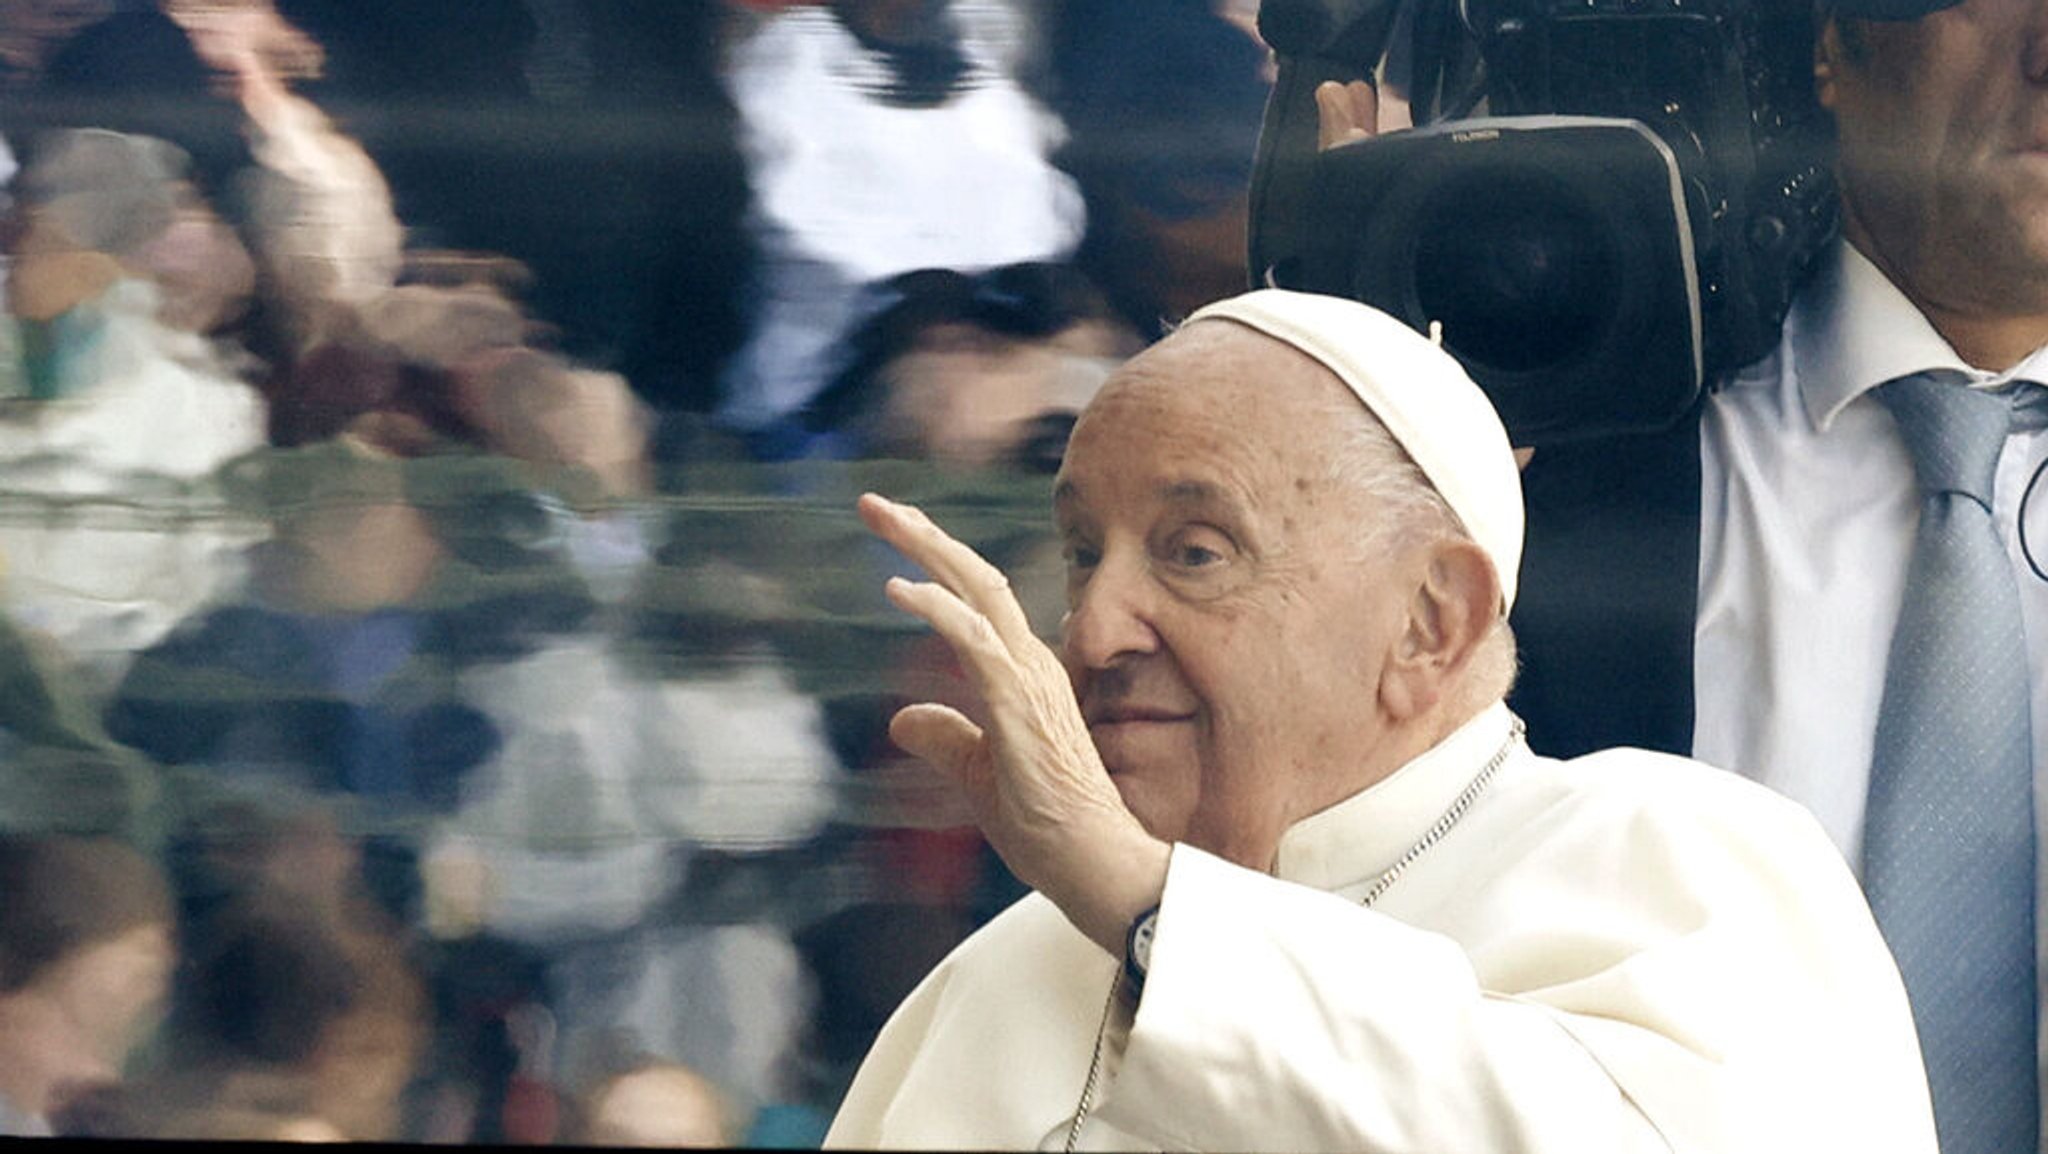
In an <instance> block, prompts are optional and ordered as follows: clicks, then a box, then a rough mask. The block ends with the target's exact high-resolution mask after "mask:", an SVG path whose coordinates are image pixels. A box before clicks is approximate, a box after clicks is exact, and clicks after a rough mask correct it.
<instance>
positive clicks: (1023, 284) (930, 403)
mask: <svg viewBox="0 0 2048 1154" xmlns="http://www.w3.org/2000/svg"><path fill="white" fill-rule="evenodd" d="M877 296H878V298H879V299H881V300H884V301H887V302H888V303H887V304H886V305H885V306H884V307H883V308H882V309H881V310H880V311H879V312H877V313H875V314H874V315H873V316H871V317H869V318H868V319H867V320H866V321H865V322H863V323H862V324H861V325H860V327H859V328H857V329H856V330H854V332H853V333H852V334H851V335H850V336H849V338H848V341H847V344H848V349H849V353H850V355H851V357H852V360H851V362H850V363H849V364H848V365H847V366H846V368H844V369H843V370H841V371H840V373H839V374H838V376H837V377H835V378H834V380H833V382H832V383H831V385H830V386H828V387H827V388H826V389H825V391H824V392H822V393H820V394H819V395H818V397H817V398H816V399H815V400H814V401H813V402H812V403H811V405H810V406H809V407H808V409H807V411H806V414H805V418H804V420H805V424H806V425H807V426H808V427H809V428H811V429H812V430H814V432H815V433H816V435H817V436H818V437H820V438H821V441H822V443H821V444H819V445H818V446H817V447H816V449H814V451H822V452H823V453H824V454H825V455H828V456H841V457H849V458H877V457H880V458H898V459H903V460H926V461H933V462H936V463H939V464H941V465H945V466H948V467H951V468H956V469H962V470H973V469H987V468H993V467H996V466H998V465H1002V464H1015V465H1018V466H1021V467H1023V468H1025V469H1028V470H1031V471H1036V472H1045V473H1050V472H1051V471H1053V470H1054V469H1055V468H1057V467H1058V464H1059V457H1060V453H1061V452H1062V451H1063V450H1064V449H1065V447H1066V430H1067V429H1068V428H1069V427H1071V425H1072V424H1073V419H1074V417H1075V416H1076V415H1077V414H1079V413H1080V411H1081V409H1082V408H1083V407H1084V406H1086V405H1087V403H1088V401H1089V400H1090V399H1091V398H1092V397H1094V395H1095V390H1096V389H1098V388H1100V387H1101V385H1102V381H1103V380H1104V379H1105V378H1106V377H1108V375H1109V373H1110V372H1111V371H1112V370H1113V369H1114V368H1115V367H1116V366H1117V365H1118V364H1119V363H1121V362H1122V361H1123V360H1124V359H1125V358H1127V357H1129V356H1130V355H1131V354H1132V353H1135V352H1136V351H1137V350H1138V348H1139V346H1140V344H1141V343H1142V342H1141V340H1140V338H1139V337H1138V335H1137V334H1136V333H1135V332H1133V331H1132V330H1131V329H1130V328H1129V327H1128V326H1126V325H1124V324H1122V323H1121V322H1120V321H1119V320H1118V319H1116V317H1115V316H1114V314H1112V313H1111V312H1110V310H1109V306H1108V304H1107V302H1106V301H1105V300H1104V299H1103V297H1102V294H1101V293H1100V292H1099V291H1098V290H1097V289H1096V288H1095V286H1094V285H1093V284H1092V283H1090V281H1089V280H1088V279H1087V278H1086V277H1085V276H1084V275H1082V274H1081V273H1080V272H1079V271H1078V270H1076V269H1074V268H1073V267H1071V266H1068V265H1060V264H1020V265H1002V266H999V267H997V268H993V269H989V270H987V271H985V272H981V273H977V274H970V273H963V272H956V271H954V270H951V269H919V270H917V271H915V272H908V273H904V274H902V275H900V276H897V277H893V278H891V279H890V280H888V281H886V282H884V283H883V284H881V285H880V286H878V288H877Z"/></svg>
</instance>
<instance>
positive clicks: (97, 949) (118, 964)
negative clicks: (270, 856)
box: [0, 833, 176, 1136]
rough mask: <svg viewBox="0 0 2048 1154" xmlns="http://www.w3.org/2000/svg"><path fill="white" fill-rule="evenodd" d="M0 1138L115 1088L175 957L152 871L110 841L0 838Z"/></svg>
mask: <svg viewBox="0 0 2048 1154" xmlns="http://www.w3.org/2000/svg"><path fill="white" fill-rule="evenodd" d="M0 897H4V900H0V1136H34V1135H47V1134H49V1133H50V1132H51V1129H50V1119H51V1117H52V1115H54V1114H56V1113H57V1112H59V1111H60V1110H62V1109H63V1108H64V1107H65V1106H66V1105H67V1104H68V1103H69V1102H70V1101H71V1100H72V1099H74V1098H76V1097H78V1096H79V1095H81V1094H83V1093H84V1092H86V1091H89V1090H92V1089H94V1088H96V1087H100V1086H104V1085H106V1084H109V1083H113V1082H117V1081H118V1080H119V1079H120V1078H121V1076H122V1073H123V1067H124V1065H125V1064H126V1062H127V1059H128V1055H129V1053H130V1051H131V1050H133V1049H134V1048H135V1047H136V1046H137V1044H138V1043H139V1042H141V1041H142V1040H143V1038H144V1036H145V1035H146V1034H147V1032H148V1031H149V1029H150V1028H152V1027H153V1026H154V1025H155V1015H156V1011H157V1008H158V1005H159V1003H160V1002H161V1001H162V999H163V997H164V994H165V993H166V991H167V989H168V986H169V980H170V975H171V970H172V965H173V963H174V960H175V957H176V946H175V938H174V936H173V933H174V925H175V921H174V913H173V910H172V907H171V902H170V896H169V893H168V891H167V889H166V887H165V884H164V880H163V878H162V876H161V875H160V874H159V873H158V872H157V869H156V867H155V866H154V865H153V864H152V863H150V862H149V861H148V860H147V859H145V858H143V857H142V856H141V855H139V854H137V853H136V852H135V851H134V850H132V849H129V848H127V847H126V846H123V845H121V844H119V843H117V842H111V841H100V840H85V839H78V838H69V837H61V836H37V835H26V834H20V833H0Z"/></svg>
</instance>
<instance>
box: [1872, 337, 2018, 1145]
mask: <svg viewBox="0 0 2048 1154" xmlns="http://www.w3.org/2000/svg"><path fill="white" fill-rule="evenodd" d="M2021 387H2022V388H2030V387H2032V386H2021ZM1877 395H1878V397H1879V398H1880V399H1881V400H1882V401H1883V402H1884V403H1885V405H1886V406H1887V407H1889V408H1890V409H1891V411H1892V415H1893V416H1894V417H1896V418H1897V420H1898V426H1899V433H1900V436H1902V437H1903V438H1904V439H1905V442H1906V447H1907V449H1908V450H1909V451H1911V453H1912V455H1913V468H1914V471H1915V475H1916V476H1917V478H1918V479H1919V487H1920V528H1919V531H1918V533H1917V534H1916V536H1915V538H1914V542H1913V557H1912V562H1911V565H1910V567H1909V568H1908V570H1907V578H1906V597H1905V604H1904V605H1903V606H1902V607H1901V609H1900V612H1899V624H1898V631H1897V632H1896V633H1895V634H1894V635H1893V637H1892V647H1891V656H1890V660H1889V663H1888V664H1887V666H1886V669H1885V684H1884V705H1883V708H1882V710H1881V711H1880V713H1879V715H1878V721H1877V741H1876V748H1875V751H1874V753H1873V755H1872V761H1871V770H1870V797H1869V808H1868V810H1867V813H1866V816H1865V824H1864V843H1863V880H1864V888H1865V890H1866V891H1867V892H1868V893H1869V895H1870V904H1871V909H1872V910H1873V911H1875V913H1876V914H1877V920H1878V924H1879V925H1880V926H1881V927H1882V928H1883V930H1884V935H1885V939H1886V941H1887V942H1889V943H1890V945H1891V948H1892V952H1893V954H1894V955H1895V956H1896V957H1897V958H1898V962H1899V971H1900V972H1901V973H1902V974H1903V975H1904V976H1905V979H1906V991H1907V993H1908V994H1909V995H1910V996H1911V998H1912V1003H1913V1018H1914V1021H1915V1023H1916V1024H1917V1025H1918V1027H1919V1031H1920V1047H1921V1051H1922V1053H1923V1054H1924V1056H1925V1057H1926V1060H1927V1079H1928V1085H1929V1087H1930V1088H1931V1089H1932V1091H1933V1094H1934V1118H1935V1125H1936V1129H1937V1130H1938V1131H1939V1132H1940V1135H1941V1149H1942V1152H1943V1154H2031V1152H2033V1151H2035V1150H2037V1149H2039V1128H2040V1111H2039V1102H2038V1098H2039V1095H2040V1089H2039V1081H2038V1078H2037V1074H2036V1056H2035V1045H2036V1033H2035V1029H2036V1027H2035V1019H2036V1015H2037V1007H2036V1004H2035V1003H2036V986H2035V979H2034V790H2033V767H2032V749H2031V743H2032V738H2031V734H2030V725H2029V722H2028V715H2027V709H2028V704H2027V653H2026V641H2025V636H2024V632H2023V629H2022V624H2021V619H2020V600H2019V588H2018V584H2017V582H2016V580H2015V577H2014V574H2013V566H2012V562H2011V559H2010V558H2009V557H2008V556H2007V554H2006V552H2005V548H2004V546H2003V544H2002V542H2001V540H2000V537H1999V533H1998V526H1997V523H1996V522H1995V521H1994V520H1992V517H1991V484H1992V477H1993V474H1994V472H1995V470H1996V466H1997V462H1998V454H1999V450H2000V449H2001V448H2002V447H2003V445H2004V443H2005V439H2006V435H2007V433H2008V431H2009V430H2010V428H2011V425H2012V414H2013V403H2012V397H2011V395H2010V394H2009V393H1992V392H1984V391H1980V390H1974V389H1970V388H1967V387H1965V386H1964V385H1962V384H1961V383H1960V378H1959V377H1958V376H1956V375H1954V374H1942V375H1937V374H1932V373H1922V374H1916V375H1914V376H1909V377H1902V378H1900V379H1899V380H1896V381H1892V382H1890V383H1888V384H1886V385H1883V386H1882V387H1880V388H1879V389H1878V392H1877Z"/></svg>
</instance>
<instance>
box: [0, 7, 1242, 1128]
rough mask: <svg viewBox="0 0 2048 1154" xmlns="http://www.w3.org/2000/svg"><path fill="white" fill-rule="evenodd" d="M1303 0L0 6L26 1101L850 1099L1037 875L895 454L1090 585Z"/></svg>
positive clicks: (262, 1118) (1224, 285) (13, 1103)
mask: <svg viewBox="0 0 2048 1154" xmlns="http://www.w3.org/2000/svg"><path fill="white" fill-rule="evenodd" d="M1255 10H1256V3H1255V0H1117V2H1116V3H1109V4H1104V3H1085V2H1083V0H829V2H826V0H813V2H802V0H466V2H465V3H463V4H459V5H457V4H420V3H417V2H416V0H0V180H4V182H5V183H4V190H5V208H6V211H5V217H4V221H5V223H4V225H0V249H4V254H5V255H4V259H0V298H4V302H5V310H4V315H0V1134H35V1133H57V1134H75V1135H86V1136H101V1137H108V1136H143V1137H163V1138H194V1139H204V1138H276V1139H319V1138H330V1139H332V1138H340V1139H358V1140H390V1139H397V1140H412V1141H430V1142H516V1143H547V1142H558V1141H560V1142H583V1143H593V1144H604V1145H611V1144H617V1145H638V1144H651V1145H723V1144H735V1143H745V1144H750V1145H764V1146H785V1147H803V1146H809V1145H814V1144H815V1143H816V1142H817V1141H818V1140H819V1139H820V1138H821V1137H822V1135H823V1132H824V1126H825V1123H826V1121H827V1120H829V1118H830V1115H831V1112H832V1110H833V1108H834V1107H835V1105H836V1104H837V1101H838V1098H839V1096H840V1094H841V1093H842V1091H843V1088H844V1085H845V1083H846V1081H847V1079H848V1078H849V1077H850V1075H851V1073H852V1069H853V1066H854V1064H855V1063H856V1062H857V1061H858V1059H859V1058H860V1056H861V1055H862V1054H863V1053H864V1052H865V1050H866V1048H867V1045H868V1043H869V1042H870V1041H871V1040H872V1038H873V1035H874V1033H875V1031H876V1030H877V1029H878V1028H879V1026H880V1024H881V1022H882V1020H883V1018H884V1017H885V1016H886V1015H887V1013H888V1012H889V1011H890V1010H891V1009H892V1008H893V1007H894V1006H895V1004H896V1003H897V1002H898V1001H899V1000H901V998H902V997H903V995H904V994H906V993H907V992H908V990H909V988H910V987H911V985H912V984H914V983H915V982H916V981H917V980H918V979H919V978H920V977H921V976H922V975H923V974H924V973H925V972H926V970H928V969H929V968H930V966H931V965H932V964H933V963H934V962H935V961H936V960H937V959H938V958H939V957H940V956H941V955H942V954H943V953H944V952H945V951H946V950H947V949H948V948H950V947H951V946H952V945H953V944H954V943H956V942H957V941H959V940H960V939H961V938H962V937H964V936H965V935H966V934H967V933H968V932H969V931H970V930H972V929H973V928H974V927H975V926H976V925H978V924H980V923H981V922H982V921H984V920H986V919H987V918H988V917H990V916H992V915H993V913H994V912H995V911H997V910H998V909H1000V908H1001V907H1002V906H1003V905H1005V904H1007V903H1008V902H1009V901H1010V900H1012V899H1013V898H1015V897H1016V896H1018V895H1019V894H1020V893H1021V892H1022V890H1021V887H1020V886H1019V885H1018V884H1017V883H1016V881H1015V880H1014V879H1012V878H1011V877H1009V876H1008V874H1007V873H1006V872H1005V871H1004V870H1003V868H1002V866H1001V864H1000V862H999V861H998V860H997V859H996V858H995V857H994V855H993V854H992V853H991V852H990V851H988V850H987V848H986V847H985V846H984V845H983V844H982V842H981V841H980V838H979V835H978V833H976V832H975V831H974V830H973V828H972V827H971V826H970V825H968V824H967V823H966V820H965V815H964V813H962V812H961V811H959V810H958V809H957V808H956V803H955V802H953V801H952V799H951V797H950V794H949V793H948V792H947V790H946V788H945V787H944V786H943V784H942V783H941V782H939V781H938V780H937V779H936V778H935V777H933V776H931V775H930V774H929V772H928V771H926V770H923V769H921V768H920V767H919V766H918V765H916V764H915V763H912V762H910V761H908V760H907V759H905V758H903V757H902V756H901V755H900V754H898V753H897V752H896V751H895V750H894V749H893V747H891V746H890V744H889V742H888V739H887V737H886V734H885V726H886V723H887V719H888V717H889V715H890V714H891V713H892V712H893V710H894V709H895V708H896V707H897V706H898V705H900V704H902V703H903V702H905V701H908V700H913V699H916V700H941V701H953V702H957V703H960V704H961V705H962V706H963V707H965V706H966V705H967V704H968V703H967V701H966V696H967V695H966V694H965V692H964V685H963V683H962V681H961V675H960V672H959V670H958V669H957V667H955V665H954V664H953V662H952V659H951V657H950V655H949V654H948V652H947V651H946V650H945V648H944V646H943V645H941V644H939V643H937V642H936V641H935V640H934V639H932V638H930V637H928V636H926V635H924V634H923V633H922V631H920V630H919V629H917V628H916V627H915V624H914V622H912V621H910V620H909V619H907V618H904V617H902V616H900V615H898V614H897V613H895V612H894V611H893V610H891V609H890V608H889V606H888V605H887V604H886V602H885V601H884V600H883V598H882V596H881V593H880V588H881V584H882V582H883V580H884V579H885V578H886V577H887V576H889V575H891V574H892V573H893V572H894V568H895V566H898V565H900V564H902V563H901V562H900V561H898V560H895V559H894V558H893V557H892V555H890V554H888V553H887V552H886V551H885V550H883V549H882V548H880V547H879V546H876V545H873V544H871V543H870V542H869V540H868V539H867V537H866V535H865V534H864V532H863V531H862V530H861V528H860V526H859V524H858V522H857V521H856V520H855V519H854V517H853V513H852V508H853V499H854V497H855V496H856V495H857V494H858V493H860V492H861V491H863V490H865V489H869V488H874V489H879V490H881V491H884V492H887V493H889V494H891V495H893V496H896V497H899V498H902V499H907V500H914V501H916V502H918V503H919V504H921V505H923V506H925V507H926V508H928V509H931V510H933V511H934V512H935V513H936V514H938V515H940V516H942V517H944V518H945V519H946V521H947V523H948V524H949V526H951V527H952V528H953V529H954V530H955V531H956V533H957V534H958V535H960V536H961V537H963V538H964V539H966V540H967V541H968V542H969V543H970V544H972V545H974V546H976V547H977V548H978V549H980V550H981V551H982V552H983V554H984V555H986V556H989V557H990V558H991V559H993V560H995V561H996V562H997V563H998V564H1000V565H1002V567H1003V568H1004V569H1005V570H1006V571H1007V572H1009V573H1010V574H1012V576H1013V580H1014V581H1015V582H1016V585H1017V588H1018V591H1019V594H1020V597H1021V599H1022V600H1023V601H1024V603H1025V605H1026V608H1027V610H1028V611H1029V612H1030V613H1031V615H1032V616H1033V618H1034V621H1035V623H1036V624H1037V625H1038V626H1039V627H1040V628H1041V630H1043V631H1046V632H1048V633H1049V632H1050V631H1051V630H1052V629H1053V628H1054V627H1055V624H1056V622H1057V619H1058V615H1059V613H1060V610H1061V604H1062V598H1063V589H1062V580H1063V578H1062V575H1061V562H1060V557H1059V547H1058V544H1057V542H1055V541H1053V540H1052V539H1051V537H1050V534H1049V526H1048V524H1047V521H1046V515H1045V512H1044V510H1045V508H1046V505H1047V500H1046V497H1047V485H1048V481H1049V476H1050V474H1051V472H1052V470H1053V469H1054V468H1056V466H1057V464H1058V461H1059V457H1060V453H1061V451H1062V448H1063V446H1064V442H1065V436H1066V433H1067V430H1068V429H1069V428H1070V427H1071V425H1072V421H1073V417H1074V414H1075V413H1076V412H1077V411H1078V410H1079V408H1080V407H1081V406H1082V405H1084V404H1085V403H1086V402H1087V401H1088V399H1089V398H1090V396H1092V394H1093V392H1094V390H1095V389H1096V388H1097V387H1098V386H1099V385H1100V383H1101V382H1102V380H1103V379H1104V378H1105V377H1106V376H1107V375H1108V373H1109V372H1110V371H1111V370H1112V369H1113V368H1114V367H1115V366H1116V365H1117V364H1118V363H1119V362H1120V361H1121V360H1123V359H1124V358H1126V357H1128V356H1130V355H1132V354H1133V353H1134V352H1136V351H1137V350H1138V349H1140V348H1142V347H1144V346H1145V345H1146V344H1147V343H1148V342H1150V341H1151V340H1153V339H1155V338H1156V337H1157V336H1159V335H1160V334H1161V333H1162V332H1163V331H1165V330H1166V329H1167V328H1168V327H1170V326H1171V325H1172V324H1173V323H1175V322H1176V321H1177V320H1178V318H1180V317H1182V316H1184V315H1186V314H1187V313H1188V312H1190V311H1192V309H1194V308H1195V307H1197V306H1199V305H1200V304H1202V303H1205V302H1206V301H1208V300H1211V299H1215V298H1217V297H1220V296H1224V295H1228V294H1230V293H1232V292H1234V291H1236V290H1238V289H1240V288H1241V287H1243V277H1244V273H1243V264H1244V259H1243V253H1244V242H1245V238H1244V218H1245V193H1246V184H1247V179H1248V176H1249V172H1250V166H1251V159H1252V154H1253V148H1254V144H1255V141H1256V137H1257V132H1258V123H1259V118H1260V113H1261V109H1262V107H1263V103H1264V100H1265V96H1266V91H1267V86H1268V84H1269V83H1270V78H1269V75H1268V71H1267V69H1268V54H1267V52H1266V50H1265V49H1264V47H1263V46H1262V45H1260V44H1259V42H1258V41H1257V38H1256V34H1255V32H1254V31H1253V27H1252V25H1253V20H1254V17H1255V14H1256V11H1255Z"/></svg>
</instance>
